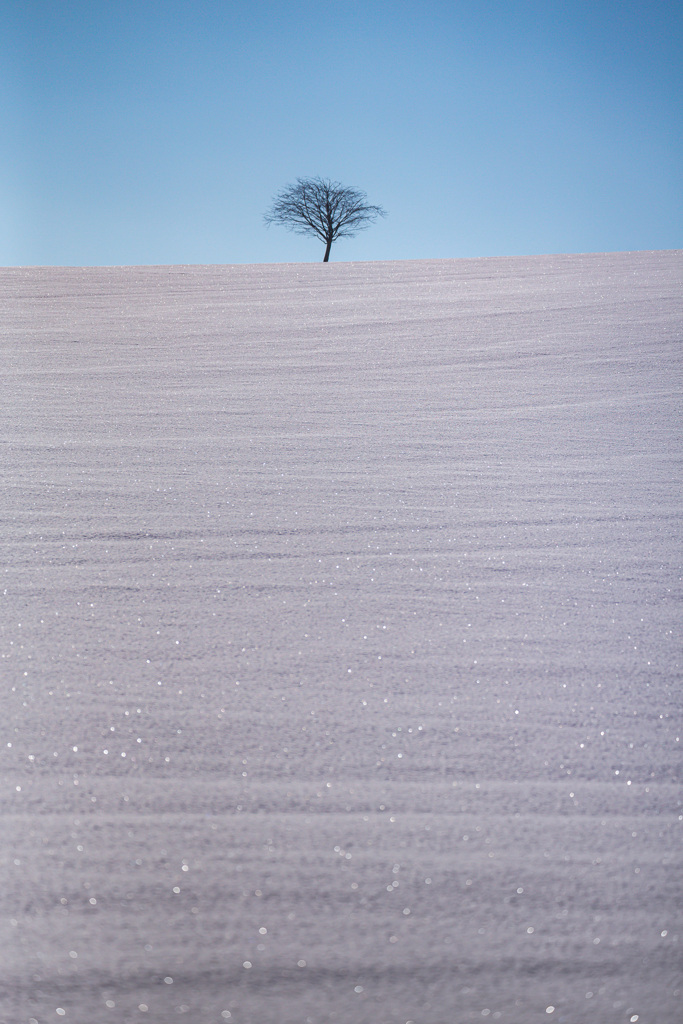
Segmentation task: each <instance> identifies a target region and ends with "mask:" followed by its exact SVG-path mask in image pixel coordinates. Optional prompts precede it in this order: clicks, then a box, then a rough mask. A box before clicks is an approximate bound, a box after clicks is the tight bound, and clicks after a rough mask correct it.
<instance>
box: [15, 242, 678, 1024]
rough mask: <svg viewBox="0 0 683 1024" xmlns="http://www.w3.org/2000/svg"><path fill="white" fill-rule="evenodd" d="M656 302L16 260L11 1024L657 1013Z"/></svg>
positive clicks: (647, 269) (664, 794)
mask: <svg viewBox="0 0 683 1024" xmlns="http://www.w3.org/2000/svg"><path fill="white" fill-rule="evenodd" d="M682 284H683V259H682V256H681V253H678V252H654V253H620V254H602V255H585V256H547V257H529V258H525V259H522V258H510V259H480V260H448V261H434V262H430V261H420V262H405V263H356V264H353V263H348V264H328V265H323V264H310V265H309V264H305V265H269V266H226V267H218V266H214V267H118V268H116V267H115V268H99V269H92V268H85V269H79V268H66V269H64V268H13V269H6V270H2V271H0V294H1V295H2V303H1V304H0V305H1V308H2V309H3V310H4V312H3V313H2V318H3V330H2V340H1V341H0V358H1V365H2V374H1V379H2V390H3V397H2V402H1V403H0V422H1V425H2V430H1V434H0V436H1V437H2V438H3V458H2V491H1V497H0V509H1V514H2V524H3V530H2V537H3V539H2V560H3V576H2V579H3V583H2V595H0V596H1V599H2V624H3V628H2V634H1V637H0V646H1V654H2V672H3V679H4V683H3V688H2V691H1V692H0V711H1V713H2V721H3V723H4V731H5V733H6V740H5V742H3V743H2V746H1V752H0V757H1V759H2V760H1V765H2V773H3V779H4V780H5V785H4V787H3V793H4V796H3V802H2V815H3V817H2V821H1V832H2V836H3V839H2V841H1V842H2V847H3V854H4V861H5V865H6V866H5V868H4V869H3V873H4V875H5V880H4V882H3V892H4V894H3V897H2V899H3V904H4V912H3V914H2V922H1V923H0V942H1V943H2V945H1V946H0V950H1V952H2V960H3V964H4V970H3V976H4V982H3V985H4V992H3V995H2V1000H3V1001H2V1005H3V1007H4V1010H3V1013H4V1016H3V1019H6V1020H7V1021H12V1022H14V1021H27V1020H30V1021H38V1022H40V1024H43V1022H44V1021H48V1020H49V1021H52V1020H55V1019H64V1020H65V1021H67V1022H68V1021H72V1022H77V1024H82V1022H86V1021H87V1022H95V1024H97V1022H100V1021H107V1022H112V1024H115V1022H125V1024H130V1022H134V1021H138V1020H139V1021H146V1022H148V1024H168V1021H169V1020H171V1019H173V1020H175V1019H180V1020H182V1019H187V1020H191V1021H193V1024H217V1022H222V1021H226V1020H227V1021H232V1022H234V1024H276V1022H277V1024H330V1022H339V1024H405V1022H406V1021H413V1022H415V1024H462V1022H467V1021H475V1020H476V1021H480V1020H482V1019H490V1020H496V1021H500V1022H503V1024H522V1022H523V1024H536V1022H540V1021H553V1020H557V1021H564V1022H566V1024H584V1022H585V1024H589V1022H590V1024H595V1022H600V1024H623V1022H625V1021H629V1020H630V1021H639V1022H641V1024H646V1022H652V1024H675V1022H677V1021H678V1019H679V1013H680V1005H681V991H680V987H681V986H680V973H677V972H679V968H680V943H681V941H683V934H682V933H681V918H680V895H681V878H680V866H681V858H680V828H681V815H682V814H683V811H682V810H681V787H680V781H681V760H680V746H681V744H680V741H679V738H680V735H681V732H680V730H681V714H680V712H681V698H680V682H681V647H680V614H681V608H680V598H681V531H680V525H681V483H682V480H681V459H680V453H681V340H682V312H683V303H682V301H681V295H682V294H683V290H682V288H681V285H682ZM62 1011H63V1012H62ZM56 1014H57V1016H56ZM183 1015H185V1017H183Z"/></svg>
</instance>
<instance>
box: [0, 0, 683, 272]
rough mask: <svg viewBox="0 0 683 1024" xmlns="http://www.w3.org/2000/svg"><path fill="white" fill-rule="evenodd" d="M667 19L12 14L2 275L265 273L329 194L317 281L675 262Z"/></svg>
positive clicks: (294, 246) (535, 4)
mask: <svg viewBox="0 0 683 1024" xmlns="http://www.w3.org/2000/svg"><path fill="white" fill-rule="evenodd" d="M682 44H683V5H681V4H680V3H678V2H658V0H638V2H634V0H519V2H516V0H509V2H507V3H503V2H499V0H383V2H379V0H317V2H309V0H156V2H155V0H5V2H4V4H3V5H2V8H1V10H0V132H1V134H2V141H1V143H0V145H1V151H0V264H2V265H28V264H31V265H35V264H48V265H83V264H85V265H98V264H105V265H106V264H143V263H268V262H290V261H291V262H298V261H308V260H318V259H322V255H323V247H322V243H320V242H318V241H317V240H316V239H308V238H302V237H300V236H297V235H293V234H289V233H288V232H286V231H284V230H283V229H282V228H278V227H270V228H266V227H265V226H264V224H263V214H264V212H265V210H266V209H267V208H268V206H269V205H270V201H271V199H272V196H273V194H274V193H275V192H276V191H277V190H278V189H279V188H280V187H281V186H283V185H285V184H287V183H288V182H290V181H292V180H294V179H295V178H296V177H298V176H308V175H322V176H324V177H330V178H333V179H335V180H339V181H341V182H342V183H344V184H347V185H356V186H358V187H360V188H362V189H364V190H365V191H366V192H367V193H368V198H369V200H370V202H372V203H379V204H381V205H382V206H384V207H385V208H386V210H387V211H388V214H389V216H388V217H387V219H386V220H384V221H379V222H378V223H376V224H375V225H374V226H371V227H370V228H368V230H367V231H365V232H363V233H361V234H360V235H358V236H357V237H356V238H355V239H346V240H341V241H339V242H337V243H336V244H335V245H334V246H333V248H332V256H331V258H332V260H333V261H335V260H336V261H338V260H375V259H429V258H442V257H443V258H445V257H459V256H496V255H512V254H531V253H551V252H602V251H619V250H629V249H671V248H681V247H683V173H682V172H683V143H682V137H681V136H682V132H681V127H682V125H683V109H682V108H683V45H682Z"/></svg>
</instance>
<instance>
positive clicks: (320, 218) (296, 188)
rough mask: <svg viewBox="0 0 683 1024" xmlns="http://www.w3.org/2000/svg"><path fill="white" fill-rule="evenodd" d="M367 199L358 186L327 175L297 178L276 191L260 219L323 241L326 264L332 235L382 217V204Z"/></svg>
mask: <svg viewBox="0 0 683 1024" xmlns="http://www.w3.org/2000/svg"><path fill="white" fill-rule="evenodd" d="M367 198H368V197H367V196H366V194H365V192H361V190H360V189H358V188H346V187H345V186H344V185H340V184H339V182H338V181H330V180H329V179H328V178H297V179H296V183H295V184H294V185H286V186H285V188H283V189H282V191H280V192H278V194H277V195H276V196H275V199H274V200H273V205H272V206H271V208H270V210H269V211H268V213H267V214H266V215H265V217H264V220H265V222H266V224H269V225H270V224H280V225H281V226H282V227H283V228H287V230H288V231H294V232H295V233H296V234H298V235H315V236H316V237H317V238H319V239H320V240H321V241H322V242H324V243H325V255H324V257H323V263H327V262H328V261H329V258H330V249H331V248H332V243H333V242H334V240H335V238H352V237H353V236H354V235H355V234H356V233H357V232H358V231H362V230H363V228H366V227H368V225H369V224H372V223H373V222H374V221H375V220H377V218H378V217H386V213H385V211H384V210H383V209H382V207H381V206H370V204H369V203H368V202H367Z"/></svg>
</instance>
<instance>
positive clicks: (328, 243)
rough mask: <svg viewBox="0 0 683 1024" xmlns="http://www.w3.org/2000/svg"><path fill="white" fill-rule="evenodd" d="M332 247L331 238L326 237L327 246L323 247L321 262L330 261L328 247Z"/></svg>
mask: <svg viewBox="0 0 683 1024" xmlns="http://www.w3.org/2000/svg"><path fill="white" fill-rule="evenodd" d="M331 248H332V239H331V238H328V239H327V248H326V249H325V255H324V256H323V263H329V262H330V249H331Z"/></svg>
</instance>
